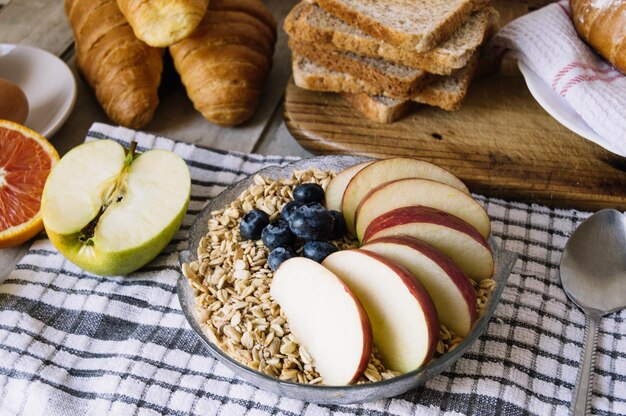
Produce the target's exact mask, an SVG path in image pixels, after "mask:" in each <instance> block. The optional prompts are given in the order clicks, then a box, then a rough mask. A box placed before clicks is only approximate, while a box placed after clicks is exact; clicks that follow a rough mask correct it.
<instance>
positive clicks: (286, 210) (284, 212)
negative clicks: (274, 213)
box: [280, 201, 302, 221]
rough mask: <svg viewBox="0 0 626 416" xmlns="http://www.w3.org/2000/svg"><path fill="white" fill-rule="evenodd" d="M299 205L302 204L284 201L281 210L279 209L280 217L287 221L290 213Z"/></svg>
mask: <svg viewBox="0 0 626 416" xmlns="http://www.w3.org/2000/svg"><path fill="white" fill-rule="evenodd" d="M301 206H302V204H301V203H299V202H296V201H291V202H288V203H286V204H285V206H284V207H283V209H282V211H280V217H281V218H282V219H283V220H285V221H289V217H291V214H293V212H294V211H295V210H296V209H298V208H299V207H301Z"/></svg>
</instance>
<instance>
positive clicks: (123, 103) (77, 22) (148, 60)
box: [65, 0, 163, 128]
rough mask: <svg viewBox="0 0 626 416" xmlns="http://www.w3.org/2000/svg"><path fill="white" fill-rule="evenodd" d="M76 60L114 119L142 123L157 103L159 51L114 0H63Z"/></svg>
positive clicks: (128, 124) (129, 124)
mask: <svg viewBox="0 0 626 416" xmlns="http://www.w3.org/2000/svg"><path fill="white" fill-rule="evenodd" d="M65 12H66V14H67V17H68V19H69V22H70V25H71V26H72V29H73V31H74V39H75V42H76V62H77V66H78V69H79V70H80V71H81V73H82V74H83V76H84V77H85V79H86V80H87V82H88V83H89V85H90V86H91V87H92V88H93V89H94V91H95V93H96V98H97V99H98V102H100V105H102V108H103V109H104V111H105V112H106V114H107V115H108V116H109V118H110V119H111V120H113V121H114V122H116V123H118V124H120V125H122V126H125V127H130V128H141V127H143V126H145V125H146V124H147V123H148V122H149V121H150V120H151V119H152V116H153V115H154V111H155V109H156V107H157V105H158V103H159V98H158V94H157V90H158V87H159V83H160V82H161V71H162V69H163V56H162V55H163V53H162V52H163V51H162V50H160V49H156V48H152V47H150V46H148V45H146V44H145V43H143V42H141V41H140V40H138V39H137V38H136V37H135V35H134V34H133V30H132V29H131V27H130V26H129V25H128V23H127V22H126V19H124V16H123V15H122V13H121V12H120V10H119V8H118V7H117V4H116V3H115V0H66V1H65Z"/></svg>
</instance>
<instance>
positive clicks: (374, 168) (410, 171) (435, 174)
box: [341, 157, 469, 235]
mask: <svg viewBox="0 0 626 416" xmlns="http://www.w3.org/2000/svg"><path fill="white" fill-rule="evenodd" d="M406 178H424V179H430V180H433V181H436V182H442V183H445V184H447V185H450V186H452V187H453V188H456V189H458V190H460V191H461V192H465V193H466V194H469V191H468V190H467V187H466V186H465V185H464V184H463V182H461V180H459V178H457V177H456V176H454V175H453V174H452V173H450V172H448V171H447V170H445V169H443V168H440V167H439V166H437V165H433V164H432V163H429V162H425V161H423V160H418V159H412V158H408V157H396V158H392V159H383V160H379V161H376V162H374V163H372V164H371V165H369V166H366V167H364V168H363V169H361V170H360V171H359V172H358V173H357V174H356V175H355V176H354V178H352V180H351V181H350V183H348V186H347V187H346V190H345V192H344V194H343V200H342V202H341V212H342V213H343V216H344V219H345V220H346V225H347V226H348V231H349V232H350V233H351V234H352V235H356V234H355V232H356V231H355V222H356V210H357V208H358V206H359V204H360V203H361V200H362V199H363V198H364V197H365V195H367V193H368V192H369V191H371V190H372V189H373V188H376V187H377V186H379V185H382V184H383V183H385V182H389V181H394V180H398V179H406Z"/></svg>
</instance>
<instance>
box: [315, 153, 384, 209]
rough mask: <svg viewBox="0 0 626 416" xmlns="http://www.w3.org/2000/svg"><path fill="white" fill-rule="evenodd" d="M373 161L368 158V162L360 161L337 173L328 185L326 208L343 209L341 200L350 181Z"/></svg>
mask: <svg viewBox="0 0 626 416" xmlns="http://www.w3.org/2000/svg"><path fill="white" fill-rule="evenodd" d="M373 162H374V161H373V160H368V161H366V162H362V163H358V164H356V165H354V166H351V167H349V168H348V169H344V170H342V171H341V172H339V173H338V174H337V175H335V177H334V178H333V179H332V180H331V181H330V182H329V183H328V186H327V187H326V208H328V209H330V210H335V211H341V200H342V199H343V193H344V192H345V190H346V187H347V186H348V183H349V182H350V181H351V180H352V178H353V177H354V175H356V174H357V173H359V171H360V170H361V169H363V168H364V167H366V166H367V165H370V164H372V163H373Z"/></svg>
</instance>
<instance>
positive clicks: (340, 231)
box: [330, 211, 348, 240]
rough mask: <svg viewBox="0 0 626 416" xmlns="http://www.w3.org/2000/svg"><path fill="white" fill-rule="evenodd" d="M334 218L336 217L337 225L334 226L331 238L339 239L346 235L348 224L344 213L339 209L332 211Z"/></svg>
mask: <svg viewBox="0 0 626 416" xmlns="http://www.w3.org/2000/svg"><path fill="white" fill-rule="evenodd" d="M330 213H331V214H332V216H333V218H334V219H335V225H334V227H333V232H332V234H331V236H330V239H331V240H339V239H341V238H343V236H344V235H346V232H347V231H348V228H347V226H346V220H344V219H343V214H342V213H341V212H339V211H330Z"/></svg>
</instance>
